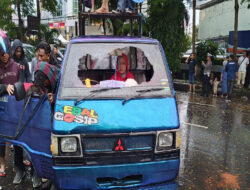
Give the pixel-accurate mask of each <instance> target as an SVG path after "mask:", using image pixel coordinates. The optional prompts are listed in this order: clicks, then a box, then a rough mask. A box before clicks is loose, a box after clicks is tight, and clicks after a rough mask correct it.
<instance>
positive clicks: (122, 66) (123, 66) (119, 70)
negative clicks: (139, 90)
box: [111, 53, 135, 82]
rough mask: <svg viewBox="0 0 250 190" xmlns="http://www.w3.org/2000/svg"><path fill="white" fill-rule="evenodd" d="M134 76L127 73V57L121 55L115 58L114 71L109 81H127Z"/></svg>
mask: <svg viewBox="0 0 250 190" xmlns="http://www.w3.org/2000/svg"><path fill="white" fill-rule="evenodd" d="M134 78H135V77H134V75H133V74H132V73H131V72H129V62H128V57H127V56H126V55H125V54H124V53H123V54H122V55H121V56H118V57H117V64H116V71H115V74H114V75H113V76H112V77H111V80H117V81H124V82H125V81H126V80H127V79H134Z"/></svg>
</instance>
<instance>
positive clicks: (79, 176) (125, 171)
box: [53, 159, 180, 189]
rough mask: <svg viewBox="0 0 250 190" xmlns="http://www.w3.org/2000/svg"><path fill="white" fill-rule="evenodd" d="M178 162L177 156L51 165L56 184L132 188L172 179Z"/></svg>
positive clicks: (71, 187)
mask: <svg viewBox="0 0 250 190" xmlns="http://www.w3.org/2000/svg"><path fill="white" fill-rule="evenodd" d="M179 163H180V159H171V160H165V161H155V162H144V163H133V164H120V165H105V166H70V167H68V166H67V167H65V166H54V167H53V169H54V172H55V182H56V185H57V186H58V187H59V188H62V189H112V188H130V189H131V188H132V187H138V186H146V185H148V184H155V183H162V182H165V181H171V180H173V179H175V178H176V177H177V175H178V171H179ZM138 176H139V178H138ZM133 177H136V179H133Z"/></svg>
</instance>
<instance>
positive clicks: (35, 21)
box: [27, 16, 39, 33]
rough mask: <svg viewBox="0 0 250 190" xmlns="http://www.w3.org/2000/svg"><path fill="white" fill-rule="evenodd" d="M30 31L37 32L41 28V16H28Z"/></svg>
mask: <svg viewBox="0 0 250 190" xmlns="http://www.w3.org/2000/svg"><path fill="white" fill-rule="evenodd" d="M27 22H28V32H29V33H35V32H38V30H39V18H38V17H36V16H27Z"/></svg>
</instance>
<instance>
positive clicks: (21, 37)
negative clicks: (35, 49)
mask: <svg viewBox="0 0 250 190" xmlns="http://www.w3.org/2000/svg"><path fill="white" fill-rule="evenodd" d="M17 14H18V25H19V32H20V40H21V42H24V36H23V20H22V15H21V2H20V0H17Z"/></svg>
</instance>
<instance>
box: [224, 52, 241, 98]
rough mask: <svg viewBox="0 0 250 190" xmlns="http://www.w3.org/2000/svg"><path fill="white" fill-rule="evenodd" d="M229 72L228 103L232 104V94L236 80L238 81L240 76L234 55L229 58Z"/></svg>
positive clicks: (227, 70)
mask: <svg viewBox="0 0 250 190" xmlns="http://www.w3.org/2000/svg"><path fill="white" fill-rule="evenodd" d="M226 72H227V94H228V95H227V100H226V102H231V98H232V92H233V87H234V82H235V80H236V81H237V75H238V65H237V63H235V61H234V55H230V56H229V62H228V64H227V65H226Z"/></svg>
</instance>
